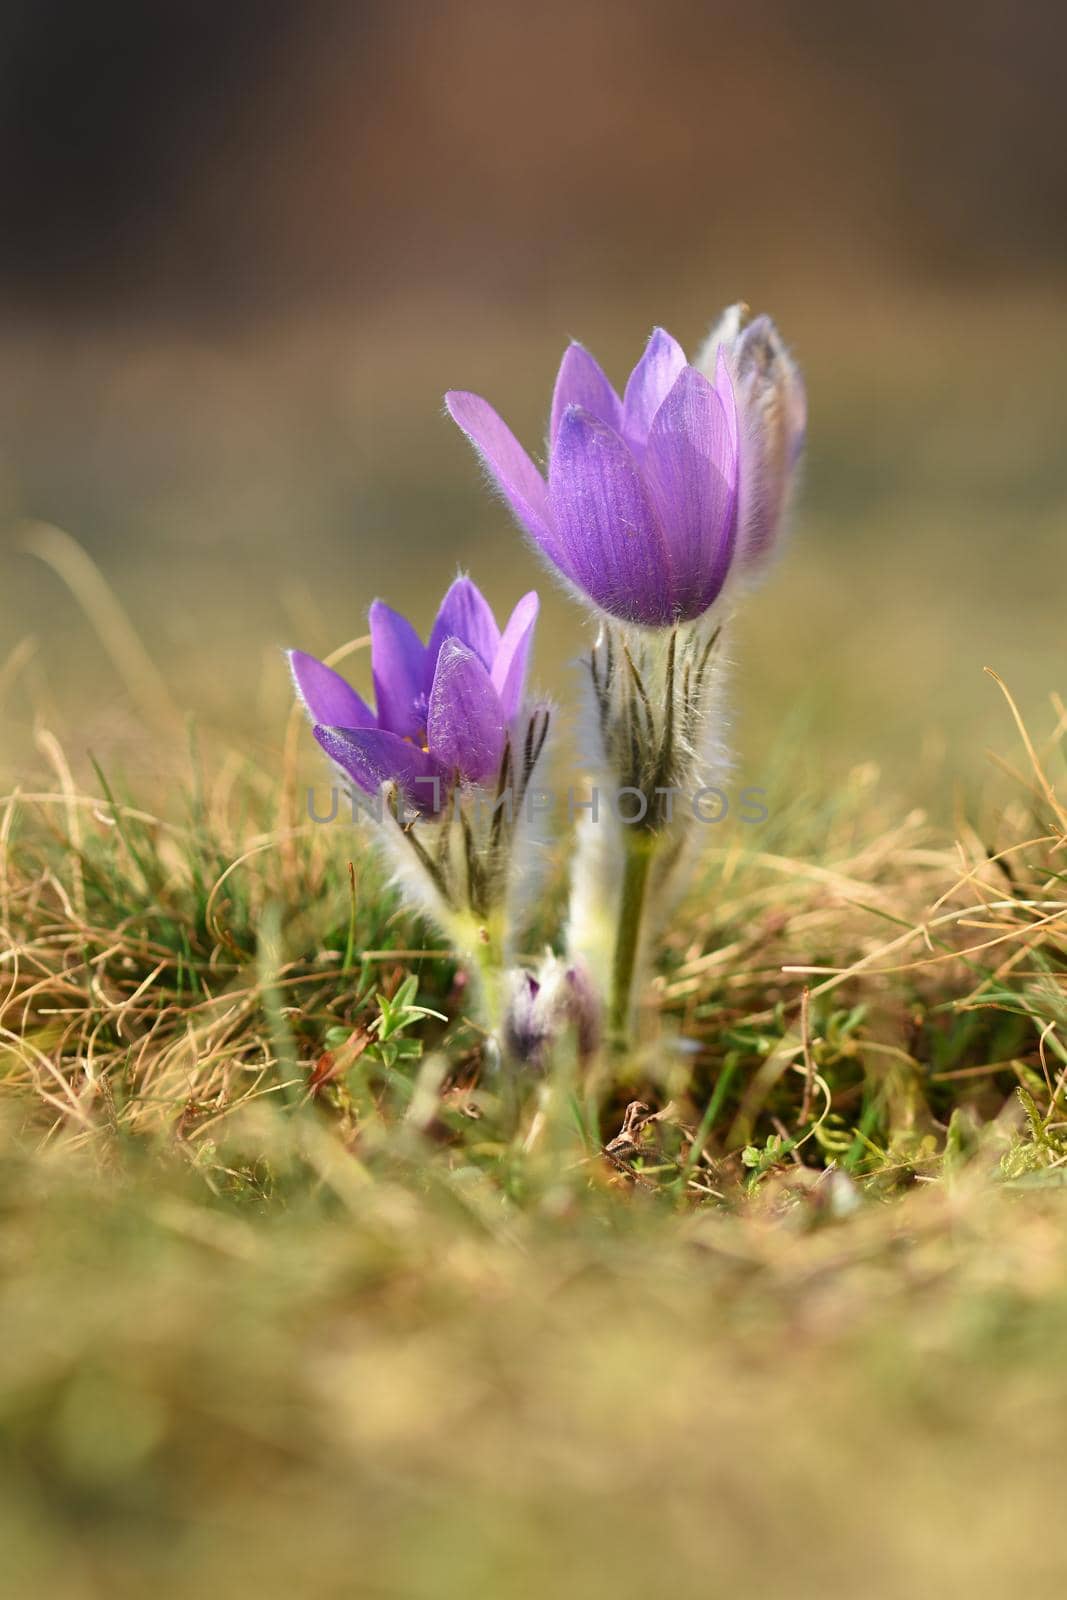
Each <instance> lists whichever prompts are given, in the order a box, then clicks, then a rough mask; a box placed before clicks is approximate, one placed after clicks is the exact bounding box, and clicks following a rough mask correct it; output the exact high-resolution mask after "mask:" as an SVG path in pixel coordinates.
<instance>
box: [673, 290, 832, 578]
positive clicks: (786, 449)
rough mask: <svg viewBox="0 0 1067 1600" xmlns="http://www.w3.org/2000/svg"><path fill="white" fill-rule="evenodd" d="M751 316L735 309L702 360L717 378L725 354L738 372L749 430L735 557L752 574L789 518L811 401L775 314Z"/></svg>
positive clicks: (743, 441) (745, 431) (743, 428)
mask: <svg viewBox="0 0 1067 1600" xmlns="http://www.w3.org/2000/svg"><path fill="white" fill-rule="evenodd" d="M747 317H748V307H747V306H745V305H741V304H738V305H733V306H728V307H727V309H726V310H725V311H724V312H723V314H722V316H721V317H720V318H719V320H718V322H717V323H716V324H715V326H714V327H713V328H712V330H711V332H710V333H709V334H708V337H707V339H706V340H705V341H704V344H703V346H702V347H701V349H700V352H699V354H698V355H697V357H696V360H695V362H694V365H695V366H696V367H697V369H698V370H699V371H700V372H703V373H704V374H705V376H707V377H711V376H712V375H713V374H714V373H715V370H716V366H717V362H718V358H719V353H720V351H722V352H723V353H724V354H725V356H726V360H727V363H728V365H729V368H730V371H731V373H732V375H733V379H734V390H735V394H736V397H737V407H738V413H739V417H740V433H741V438H740V463H739V465H740V473H739V482H738V518H737V550H736V557H735V560H736V565H737V569H738V570H739V571H740V572H741V573H743V574H747V575H750V576H751V575H754V574H756V573H757V572H759V571H760V570H761V569H762V568H763V567H764V566H765V565H766V563H767V560H768V559H769V557H770V556H771V554H772V552H773V550H774V548H775V546H776V545H777V544H778V543H779V541H780V539H781V537H782V534H783V533H784V531H785V527H786V524H787V522H788V519H789V510H790V504H791V501H792V496H793V489H794V485H795V481H796V472H797V466H798V464H799V461H800V456H801V452H802V451H803V448H804V436H805V432H806V428H807V400H806V396H805V392H804V380H803V379H802V378H801V376H800V373H799V371H798V369H797V367H796V364H795V362H794V361H793V359H792V357H791V356H790V354H789V352H788V350H787V349H786V348H785V345H784V344H783V343H782V339H781V336H780V334H779V332H778V329H777V328H776V327H775V325H774V323H773V322H772V321H771V319H770V317H767V316H759V317H755V318H753V320H752V321H751V322H747V321H746V319H747Z"/></svg>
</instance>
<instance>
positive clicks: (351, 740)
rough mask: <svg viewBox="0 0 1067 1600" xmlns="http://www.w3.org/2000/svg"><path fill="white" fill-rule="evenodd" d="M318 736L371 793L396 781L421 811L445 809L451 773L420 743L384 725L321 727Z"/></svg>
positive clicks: (329, 751) (332, 757)
mask: <svg viewBox="0 0 1067 1600" xmlns="http://www.w3.org/2000/svg"><path fill="white" fill-rule="evenodd" d="M315 738H316V739H317V740H318V742H319V744H320V745H321V746H322V748H323V749H324V750H325V752H326V754H327V755H328V756H329V758H330V760H331V761H333V762H335V763H336V764H337V766H339V767H340V768H341V771H342V772H344V773H345V774H346V776H347V777H349V778H351V779H352V780H353V781H354V782H355V783H357V784H358V785H359V787H360V788H361V789H365V790H366V792H367V793H368V794H377V793H378V791H379V790H380V789H381V787H382V784H383V783H395V784H396V786H397V788H398V789H399V790H400V791H401V793H402V794H403V796H404V798H405V799H406V800H407V802H408V804H409V805H411V806H414V807H415V809H416V810H417V811H422V812H426V813H429V812H433V811H438V810H440V809H441V806H442V804H443V803H444V797H445V796H446V795H447V787H446V777H447V774H446V772H445V770H444V768H443V767H442V766H441V763H440V762H439V761H435V760H434V758H433V756H431V755H429V754H428V753H427V751H425V750H421V749H420V748H419V746H418V745H415V744H410V743H409V742H408V740H407V739H400V738H398V737H397V735H396V734H395V733H387V732H386V730H385V729H384V728H322V727H319V728H316V729H315ZM434 780H436V781H434Z"/></svg>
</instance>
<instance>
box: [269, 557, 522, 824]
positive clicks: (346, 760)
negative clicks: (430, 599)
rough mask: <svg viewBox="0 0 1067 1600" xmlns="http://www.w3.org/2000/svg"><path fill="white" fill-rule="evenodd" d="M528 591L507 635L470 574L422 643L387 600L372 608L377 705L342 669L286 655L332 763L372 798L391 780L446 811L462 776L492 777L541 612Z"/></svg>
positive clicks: (425, 804)
mask: <svg viewBox="0 0 1067 1600" xmlns="http://www.w3.org/2000/svg"><path fill="white" fill-rule="evenodd" d="M538 604H539V602H538V598H537V595H536V594H535V593H534V592H532V591H531V593H530V594H528V595H524V597H523V598H522V599H521V600H520V601H519V603H518V605H517V606H516V607H515V609H514V611H513V612H512V613H511V617H510V619H509V621H508V623H507V626H506V627H505V629H504V631H503V633H501V631H500V629H499V628H498V627H497V624H496V619H495V618H494V616H493V613H492V611H491V609H490V607H489V605H488V602H487V601H486V600H485V598H484V596H483V595H482V594H481V592H480V590H479V589H478V588H477V587H476V586H475V585H474V584H473V583H472V582H471V580H470V579H469V578H457V579H456V581H455V583H453V585H452V587H451V588H450V589H449V591H448V593H447V594H446V595H445V598H444V600H443V601H442V602H441V609H440V610H439V611H438V613H437V618H436V621H435V622H434V625H433V627H432V628H431V630H430V638H429V642H428V643H427V644H423V643H422V641H421V639H420V638H419V636H418V634H417V633H416V632H415V630H414V628H413V627H412V626H411V624H410V622H408V621H407V620H406V619H405V618H404V617H402V616H400V614H399V613H398V612H396V611H393V610H391V608H390V607H389V606H387V605H386V604H385V603H384V602H383V601H381V600H375V602H374V604H373V605H372V606H371V608H370V633H371V673H372V676H373V679H374V696H375V702H376V706H377V710H376V711H372V710H371V708H370V706H368V705H367V703H366V701H365V700H363V699H362V698H361V697H360V696H359V695H358V694H357V693H356V691H355V690H354V689H353V688H352V687H351V686H350V685H349V684H348V683H346V682H345V680H344V678H342V677H341V676H340V674H339V673H336V672H334V671H333V669H332V668H331V667H327V666H326V665H325V664H324V663H323V662H321V661H317V660H316V659H315V657H314V656H309V655H305V653H304V652H303V651H302V650H291V651H290V652H289V665H290V668H291V670H292V674H293V682H294V684H295V686H296V691H297V693H298V694H299V696H300V699H301V700H302V702H303V704H304V709H305V711H306V712H307V714H308V717H309V718H310V720H311V722H312V723H313V724H314V733H315V738H316V739H317V740H318V742H319V744H320V745H321V746H322V748H323V749H324V750H325V751H326V754H327V755H328V756H329V757H330V758H331V760H332V761H334V762H335V763H336V765H337V766H339V767H340V768H341V769H342V771H343V772H344V773H345V774H346V775H347V776H348V777H349V778H351V779H352V780H353V781H354V782H355V783H356V784H358V785H359V787H360V788H361V789H364V790H366V791H367V793H369V794H377V793H378V791H379V789H380V788H381V786H382V784H383V783H394V784H396V786H397V788H398V789H399V790H400V791H401V793H402V794H403V795H404V798H405V799H406V801H407V802H408V804H410V805H411V806H413V807H415V808H416V809H417V810H419V811H421V812H423V813H430V812H433V811H435V810H438V809H440V807H441V806H442V804H443V803H444V798H445V797H446V796H447V795H448V793H449V792H450V791H451V789H452V787H453V785H454V784H455V782H456V781H457V780H458V781H463V782H467V783H472V784H486V783H491V782H494V781H495V780H496V778H497V775H498V773H499V771H500V767H501V762H502V760H503V756H504V747H505V743H506V740H507V738H508V732H509V729H510V727H511V725H512V724H513V723H514V721H515V719H516V717H517V716H518V714H519V710H520V708H521V706H522V699H523V691H524V687H525V682H526V667H527V661H528V658H529V654H530V645H531V643H532V640H533V631H534V625H535V623H536V621H537V611H538Z"/></svg>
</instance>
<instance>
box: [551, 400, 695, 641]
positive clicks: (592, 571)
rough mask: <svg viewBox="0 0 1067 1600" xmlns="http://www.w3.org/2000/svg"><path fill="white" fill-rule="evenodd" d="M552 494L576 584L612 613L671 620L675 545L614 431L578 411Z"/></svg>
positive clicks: (556, 465) (565, 428)
mask: <svg viewBox="0 0 1067 1600" xmlns="http://www.w3.org/2000/svg"><path fill="white" fill-rule="evenodd" d="M549 494H550V497H551V501H552V509H553V512H554V514H555V518H556V525H557V527H558V529H559V535H560V539H561V540H562V541H563V543H564V544H565V546H566V549H567V559H568V562H569V564H570V568H571V570H572V572H573V574H574V581H575V582H576V583H577V584H578V585H579V586H580V587H581V588H582V589H584V590H585V592H586V594H587V595H589V596H590V598H591V599H593V600H595V601H596V603H597V604H598V605H599V606H602V607H603V609H604V610H605V611H609V612H611V614H612V615H613V616H616V617H623V618H625V619H626V620H627V621H630V622H638V623H643V624H645V625H646V626H649V627H662V626H664V625H665V624H667V623H669V622H670V621H671V617H672V599H671V570H670V562H669V559H668V555H667V546H666V543H665V540H664V537H663V531H662V529H661V527H660V524H659V520H658V518H657V515H656V512H655V509H654V507H653V505H652V502H651V499H650V497H649V495H648V493H647V491H646V489H645V486H644V483H643V482H642V479H641V474H640V472H639V471H638V467H637V463H636V461H635V460H634V458H633V456H632V454H631V453H630V451H629V450H628V449H627V447H626V445H625V444H624V443H623V441H622V440H621V439H620V438H619V435H618V434H617V433H616V432H615V431H614V429H612V428H609V427H607V426H606V425H605V424H604V423H603V422H598V421H597V419H596V418H595V417H591V416H590V415H589V413H588V412H586V411H582V410H580V409H579V408H578V407H577V406H571V407H570V408H569V409H568V410H567V411H565V412H564V414H563V420H562V421H561V422H560V425H559V433H558V434H557V436H556V447H555V449H554V450H553V452H552V460H551V463H550V467H549Z"/></svg>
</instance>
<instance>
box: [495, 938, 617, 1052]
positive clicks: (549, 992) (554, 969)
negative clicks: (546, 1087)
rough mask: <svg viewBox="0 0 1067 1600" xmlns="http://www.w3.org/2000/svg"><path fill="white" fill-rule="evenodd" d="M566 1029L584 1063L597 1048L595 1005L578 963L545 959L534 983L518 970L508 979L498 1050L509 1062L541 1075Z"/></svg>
mask: <svg viewBox="0 0 1067 1600" xmlns="http://www.w3.org/2000/svg"><path fill="white" fill-rule="evenodd" d="M568 1029H573V1030H574V1043H575V1049H576V1051H577V1054H578V1059H579V1061H586V1060H588V1059H589V1057H590V1056H591V1055H593V1053H594V1052H595V1050H596V1048H597V1046H598V1044H599V1043H600V1000H599V998H598V996H597V994H596V991H595V990H594V988H593V985H592V982H591V981H590V978H589V974H588V972H587V971H586V969H585V967H584V966H583V965H582V964H581V963H580V962H574V961H572V962H565V961H561V960H560V959H559V957H558V956H553V955H549V956H546V957H545V959H544V961H543V962H542V963H541V966H540V968H539V969H538V973H537V976H536V977H535V976H534V974H533V973H532V972H526V971H523V970H519V969H516V970H514V971H513V972H511V973H510V974H509V995H508V1001H507V1010H506V1015H505V1022H504V1044H505V1048H506V1050H507V1053H508V1055H509V1056H510V1057H511V1059H512V1060H513V1061H515V1062H517V1063H519V1064H520V1065H522V1066H526V1067H532V1068H533V1069H534V1070H535V1071H540V1070H542V1069H543V1068H544V1066H545V1065H546V1063H547V1058H548V1056H549V1054H550V1053H551V1051H552V1048H553V1046H554V1045H555V1044H556V1043H557V1042H558V1041H559V1040H560V1039H561V1038H562V1037H563V1035H564V1033H566V1032H567V1030H568Z"/></svg>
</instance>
